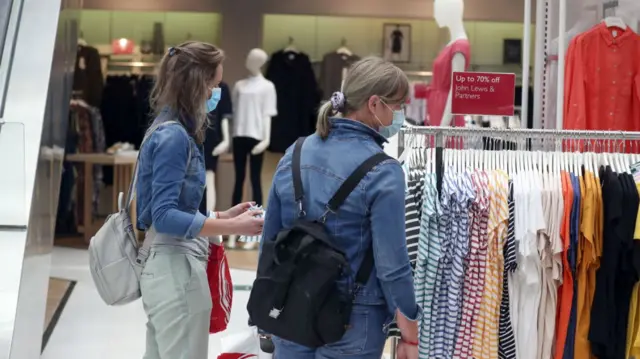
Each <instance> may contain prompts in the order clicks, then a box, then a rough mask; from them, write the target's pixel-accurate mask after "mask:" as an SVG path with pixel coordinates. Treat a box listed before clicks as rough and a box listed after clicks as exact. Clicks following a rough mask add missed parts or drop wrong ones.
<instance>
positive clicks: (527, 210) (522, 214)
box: [510, 172, 546, 359]
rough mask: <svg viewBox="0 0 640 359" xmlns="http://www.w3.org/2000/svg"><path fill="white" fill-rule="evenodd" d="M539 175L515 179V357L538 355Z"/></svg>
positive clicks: (531, 358)
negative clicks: (516, 261) (516, 264)
mask: <svg viewBox="0 0 640 359" xmlns="http://www.w3.org/2000/svg"><path fill="white" fill-rule="evenodd" d="M541 195H542V187H541V180H540V178H539V173H537V172H523V173H518V174H516V175H515V177H514V200H515V207H516V211H517V212H516V220H515V221H516V242H517V243H518V253H517V258H518V268H517V270H516V273H515V275H514V280H513V281H512V283H513V294H514V295H513V296H510V299H511V298H512V297H513V301H512V302H511V303H510V305H511V309H510V310H511V313H512V316H511V318H512V320H513V322H512V325H513V328H514V331H515V336H516V352H517V355H516V357H517V358H519V359H520V358H522V359H535V358H537V355H538V350H537V346H538V328H537V325H533V324H532V323H537V313H538V308H539V305H540V295H541V293H540V291H541V278H540V276H541V273H540V256H539V255H538V248H537V233H538V231H540V230H543V229H544V228H545V226H546V224H545V222H544V213H543V209H542V202H541Z"/></svg>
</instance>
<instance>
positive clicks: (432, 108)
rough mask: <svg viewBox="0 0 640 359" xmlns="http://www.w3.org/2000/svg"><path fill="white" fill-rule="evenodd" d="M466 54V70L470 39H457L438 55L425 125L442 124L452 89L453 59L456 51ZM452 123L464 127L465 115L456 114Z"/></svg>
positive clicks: (468, 62)
mask: <svg viewBox="0 0 640 359" xmlns="http://www.w3.org/2000/svg"><path fill="white" fill-rule="evenodd" d="M458 52H459V53H461V54H462V55H464V62H465V70H466V69H467V68H469V64H470V62H471V61H470V60H471V45H470V44H469V40H456V41H454V42H453V43H451V44H449V45H447V47H445V48H444V49H443V50H442V51H440V54H438V57H436V59H435V60H434V61H433V78H432V79H431V84H430V88H429V99H428V100H427V112H428V115H429V116H428V118H427V122H425V125H431V126H440V123H442V115H443V114H444V108H445V107H446V106H447V98H448V97H449V91H451V73H452V69H451V61H452V60H453V56H454V55H455V54H456V53H458ZM451 125H452V126H455V127H464V117H463V116H455V117H454V118H453V121H451Z"/></svg>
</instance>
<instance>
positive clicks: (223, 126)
mask: <svg viewBox="0 0 640 359" xmlns="http://www.w3.org/2000/svg"><path fill="white" fill-rule="evenodd" d="M220 89H221V90H222V94H221V97H220V102H219V103H218V107H217V108H216V109H215V110H213V111H211V112H210V113H209V115H208V120H209V127H208V128H207V135H206V137H205V141H204V145H203V147H204V164H205V168H206V191H205V197H204V199H203V203H202V204H201V206H200V207H201V208H200V209H201V211H202V212H203V213H207V210H210V211H214V210H215V207H216V170H217V168H218V157H219V156H220V155H221V154H223V153H226V152H228V151H229V146H230V144H231V138H230V137H229V118H230V117H231V116H232V115H231V114H232V112H233V108H232V104H231V94H230V92H229V86H227V84H226V83H224V82H221V83H220Z"/></svg>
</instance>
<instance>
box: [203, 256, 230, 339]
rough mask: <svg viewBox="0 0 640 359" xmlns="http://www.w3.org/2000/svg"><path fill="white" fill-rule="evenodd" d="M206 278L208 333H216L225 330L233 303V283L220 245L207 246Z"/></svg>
mask: <svg viewBox="0 0 640 359" xmlns="http://www.w3.org/2000/svg"><path fill="white" fill-rule="evenodd" d="M207 278H208V279H209V289H210V290H211V301H212V302H213V308H212V309H211V324H210V325H209V333H212V334H213V333H218V332H221V331H223V330H225V329H227V325H228V324H229V318H230V317H231V302H232V301H233V283H232V282H231V272H230V271H229V262H228V261H227V255H226V254H225V252H224V247H223V246H221V245H216V244H211V245H210V246H209V263H208V265H207Z"/></svg>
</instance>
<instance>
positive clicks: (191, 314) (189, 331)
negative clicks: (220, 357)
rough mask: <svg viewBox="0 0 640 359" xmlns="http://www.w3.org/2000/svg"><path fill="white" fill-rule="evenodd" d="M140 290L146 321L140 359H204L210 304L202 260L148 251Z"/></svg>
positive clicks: (205, 358) (179, 254) (170, 253)
mask: <svg viewBox="0 0 640 359" xmlns="http://www.w3.org/2000/svg"><path fill="white" fill-rule="evenodd" d="M140 289H141V291H142V304H143V305H144V311H145V312H146V313H147V318H148V321H147V349H146V352H145V354H144V359H207V357H208V348H209V321H210V317H211V306H212V303H211V292H210V291H209V282H208V280H207V271H206V260H204V259H202V258H200V259H199V258H197V257H195V256H193V255H190V254H184V253H179V252H177V253H172V251H171V250H170V249H169V250H167V249H165V250H163V251H162V252H158V251H153V250H152V252H151V254H150V255H149V259H148V260H147V263H146V265H145V267H144V270H143V271H142V276H141V278H140Z"/></svg>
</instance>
